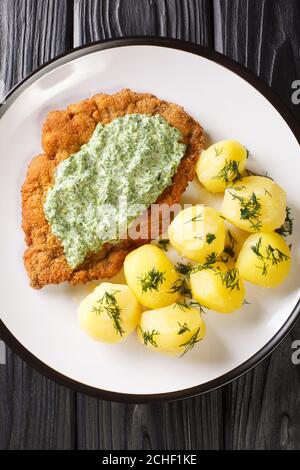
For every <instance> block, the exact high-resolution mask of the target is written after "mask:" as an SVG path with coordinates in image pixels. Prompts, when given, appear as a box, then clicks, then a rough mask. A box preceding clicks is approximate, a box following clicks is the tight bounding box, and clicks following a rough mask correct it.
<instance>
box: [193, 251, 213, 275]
mask: <svg viewBox="0 0 300 470" xmlns="http://www.w3.org/2000/svg"><path fill="white" fill-rule="evenodd" d="M216 261H217V254H216V253H210V254H209V255H208V256H207V257H206V258H205V262H204V263H202V264H198V265H197V266H195V267H193V269H192V272H193V273H198V272H199V271H203V270H204V269H212V268H213V265H214V264H215V263H216Z"/></svg>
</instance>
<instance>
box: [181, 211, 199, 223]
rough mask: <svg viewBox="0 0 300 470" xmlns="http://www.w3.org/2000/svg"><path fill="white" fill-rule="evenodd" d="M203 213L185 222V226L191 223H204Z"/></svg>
mask: <svg viewBox="0 0 300 470" xmlns="http://www.w3.org/2000/svg"><path fill="white" fill-rule="evenodd" d="M202 215H203V214H202V213H201V214H197V215H195V216H194V217H192V218H191V219H190V220H187V221H186V222H184V223H185V224H190V223H191V222H202V220H203V219H202Z"/></svg>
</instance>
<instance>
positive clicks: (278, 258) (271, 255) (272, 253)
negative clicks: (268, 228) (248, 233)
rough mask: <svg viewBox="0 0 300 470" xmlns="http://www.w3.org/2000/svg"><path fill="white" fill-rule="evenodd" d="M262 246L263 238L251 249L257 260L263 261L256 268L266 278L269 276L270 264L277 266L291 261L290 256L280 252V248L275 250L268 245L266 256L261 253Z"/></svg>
mask: <svg viewBox="0 0 300 470" xmlns="http://www.w3.org/2000/svg"><path fill="white" fill-rule="evenodd" d="M261 244H262V238H261V237H260V239H259V240H258V242H257V243H256V244H255V245H252V246H251V247H250V248H251V250H252V251H253V253H254V254H255V255H256V256H257V258H259V259H260V260H261V261H262V265H260V266H256V267H257V268H258V269H260V270H261V273H262V276H266V275H267V274H268V267H269V264H270V263H271V264H272V265H276V266H277V265H278V264H279V263H282V262H283V261H287V260H288V259H290V257H289V256H288V255H286V254H285V253H283V252H282V251H280V250H279V249H278V248H273V247H272V246H271V245H267V247H266V250H265V253H266V254H263V253H262V251H261Z"/></svg>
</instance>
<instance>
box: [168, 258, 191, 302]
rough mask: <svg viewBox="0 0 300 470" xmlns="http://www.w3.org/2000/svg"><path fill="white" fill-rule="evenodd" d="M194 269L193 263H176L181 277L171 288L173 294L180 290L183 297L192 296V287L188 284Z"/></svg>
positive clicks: (176, 268)
mask: <svg viewBox="0 0 300 470" xmlns="http://www.w3.org/2000/svg"><path fill="white" fill-rule="evenodd" d="M192 269H193V266H192V264H191V263H177V264H176V265H175V270H176V271H177V272H178V273H179V274H180V278H179V279H177V280H176V281H175V282H173V284H172V286H171V290H170V293H171V294H174V293H175V292H179V294H180V295H182V296H183V297H192V293H191V289H190V288H189V285H188V281H189V278H190V275H191V272H192Z"/></svg>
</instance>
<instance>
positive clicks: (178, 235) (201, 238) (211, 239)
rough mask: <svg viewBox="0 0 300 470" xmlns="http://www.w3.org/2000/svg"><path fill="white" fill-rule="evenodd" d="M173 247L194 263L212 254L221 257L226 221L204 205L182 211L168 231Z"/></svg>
mask: <svg viewBox="0 0 300 470" xmlns="http://www.w3.org/2000/svg"><path fill="white" fill-rule="evenodd" d="M168 235H169V239H170V243H171V245H172V246H173V247H174V248H175V249H176V250H177V251H179V253H181V254H182V255H184V256H186V257H187V258H190V259H192V260H194V261H200V262H201V261H203V260H205V258H206V257H207V256H208V255H209V254H210V253H215V254H216V255H219V254H220V253H221V252H222V250H223V248H224V241H225V227H224V220H223V219H222V217H220V215H219V214H218V212H217V211H216V210H215V209H213V208H212V207H205V206H202V205H198V206H192V207H188V208H187V209H184V210H182V211H181V212H180V213H179V214H178V215H177V216H176V217H175V219H174V220H173V222H172V223H171V225H170V227H169V231H168Z"/></svg>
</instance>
